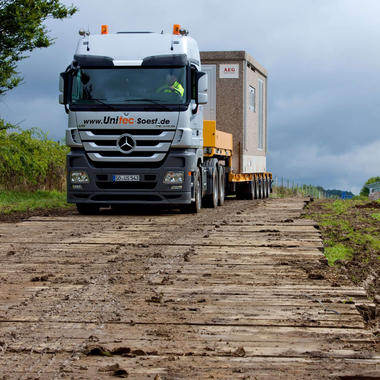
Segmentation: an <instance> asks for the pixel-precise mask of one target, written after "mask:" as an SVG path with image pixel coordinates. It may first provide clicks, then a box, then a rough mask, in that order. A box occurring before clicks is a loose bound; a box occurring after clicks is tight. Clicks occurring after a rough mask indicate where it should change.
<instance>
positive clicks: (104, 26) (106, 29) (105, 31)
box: [102, 25, 108, 34]
mask: <svg viewBox="0 0 380 380" xmlns="http://www.w3.org/2000/svg"><path fill="white" fill-rule="evenodd" d="M102 34H108V25H102Z"/></svg>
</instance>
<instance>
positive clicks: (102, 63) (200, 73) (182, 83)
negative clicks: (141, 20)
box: [59, 25, 272, 214]
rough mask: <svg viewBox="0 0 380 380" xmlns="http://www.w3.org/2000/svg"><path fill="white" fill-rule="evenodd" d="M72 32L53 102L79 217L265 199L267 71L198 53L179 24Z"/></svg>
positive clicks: (236, 57)
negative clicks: (62, 114)
mask: <svg viewBox="0 0 380 380" xmlns="http://www.w3.org/2000/svg"><path fill="white" fill-rule="evenodd" d="M79 34H80V36H81V37H80V40H79V42H78V45H77V49H76V52H75V54H74V58H73V61H72V62H71V64H70V65H69V66H68V67H67V69H66V70H65V72H63V73H61V74H60V81H59V90H60V95H59V101H60V103H61V104H63V105H64V107H65V111H66V113H67V114H68V129H67V130H66V144H67V145H68V146H69V147H70V153H69V154H68V156H67V200H68V202H69V203H75V204H76V206H77V209H78V211H79V212H80V213H83V214H89V213H96V212H97V211H98V210H99V208H100V207H109V206H111V207H117V206H119V205H131V204H140V205H153V204H155V205H172V206H176V207H179V208H180V209H182V210H183V211H188V212H198V211H199V210H200V209H201V207H202V205H203V206H207V207H217V206H218V205H222V204H223V203H224V199H225V197H226V196H229V195H235V196H236V198H238V199H256V198H265V197H268V196H269V193H270V192H271V184H272V175H271V173H269V172H267V171H266V151H267V133H266V92H267V91H266V81H267V73H266V71H265V69H264V68H262V67H261V66H260V65H259V64H258V63H257V62H255V61H254V60H253V58H252V57H250V56H249V55H248V54H247V53H246V52H244V51H235V52H202V53H200V52H199V49H198V45H197V43H196V41H195V40H194V39H193V38H191V37H189V36H188V32H187V31H186V30H183V29H181V28H180V26H179V25H174V27H173V34H164V33H151V32H118V33H116V34H111V33H108V26H106V25H103V26H102V28H101V34H95V35H92V34H90V33H89V32H86V31H84V30H80V31H79ZM201 61H202V63H201Z"/></svg>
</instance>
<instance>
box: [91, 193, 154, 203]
mask: <svg viewBox="0 0 380 380" xmlns="http://www.w3.org/2000/svg"><path fill="white" fill-rule="evenodd" d="M92 200H94V201H103V202H112V201H115V202H123V201H124V202H127V201H137V202H144V201H146V202H160V201H161V198H160V197H159V196H158V195H153V194H99V195H95V196H93V197H92Z"/></svg>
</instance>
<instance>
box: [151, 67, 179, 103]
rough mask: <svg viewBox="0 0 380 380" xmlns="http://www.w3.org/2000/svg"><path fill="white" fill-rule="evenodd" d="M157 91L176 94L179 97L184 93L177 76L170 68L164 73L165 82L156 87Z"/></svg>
mask: <svg viewBox="0 0 380 380" xmlns="http://www.w3.org/2000/svg"><path fill="white" fill-rule="evenodd" d="M157 92H158V93H171V94H177V95H179V96H180V97H181V98H182V97H183V96H184V94H185V89H184V88H183V86H182V85H181V83H179V81H178V78H177V76H176V75H175V73H174V71H173V70H170V71H169V72H168V74H167V75H166V83H165V84H164V85H163V86H161V87H159V88H158V89H157Z"/></svg>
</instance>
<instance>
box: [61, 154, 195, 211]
mask: <svg viewBox="0 0 380 380" xmlns="http://www.w3.org/2000/svg"><path fill="white" fill-rule="evenodd" d="M195 161H196V156H195V150H193V149H181V150H179V149H178V150H172V151H170V152H169V153H168V155H167V156H166V158H165V159H164V160H163V162H162V164H161V165H160V166H159V167H155V166H157V165H151V166H152V167H147V166H149V164H148V163H146V164H144V165H139V166H140V167H136V166H137V165H135V167H125V166H124V167H121V165H118V164H114V166H115V167H96V163H93V162H91V161H90V160H89V159H88V157H87V155H86V153H85V151H84V150H73V151H72V152H70V153H69V154H68V156H67V201H68V202H69V203H96V204H99V205H110V204H160V205H176V204H178V205H180V204H189V203H190V202H191V200H192V188H193V184H192V182H193V181H192V177H193V176H192V175H189V172H191V173H193V172H194V170H195V167H196V162H195ZM107 165H112V164H107ZM72 170H84V171H86V172H87V174H88V176H89V178H90V182H89V183H88V184H81V185H79V186H78V185H74V184H71V182H70V173H71V171H72ZM169 170H173V171H175V170H183V171H184V173H185V178H184V182H183V183H182V184H181V185H177V184H175V185H174V184H173V185H166V184H163V183H162V182H163V178H164V176H165V173H166V172H167V171H169ZM134 174H135V175H136V174H137V175H139V176H140V181H138V182H113V181H112V176H113V175H134ZM179 186H181V188H179Z"/></svg>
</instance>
